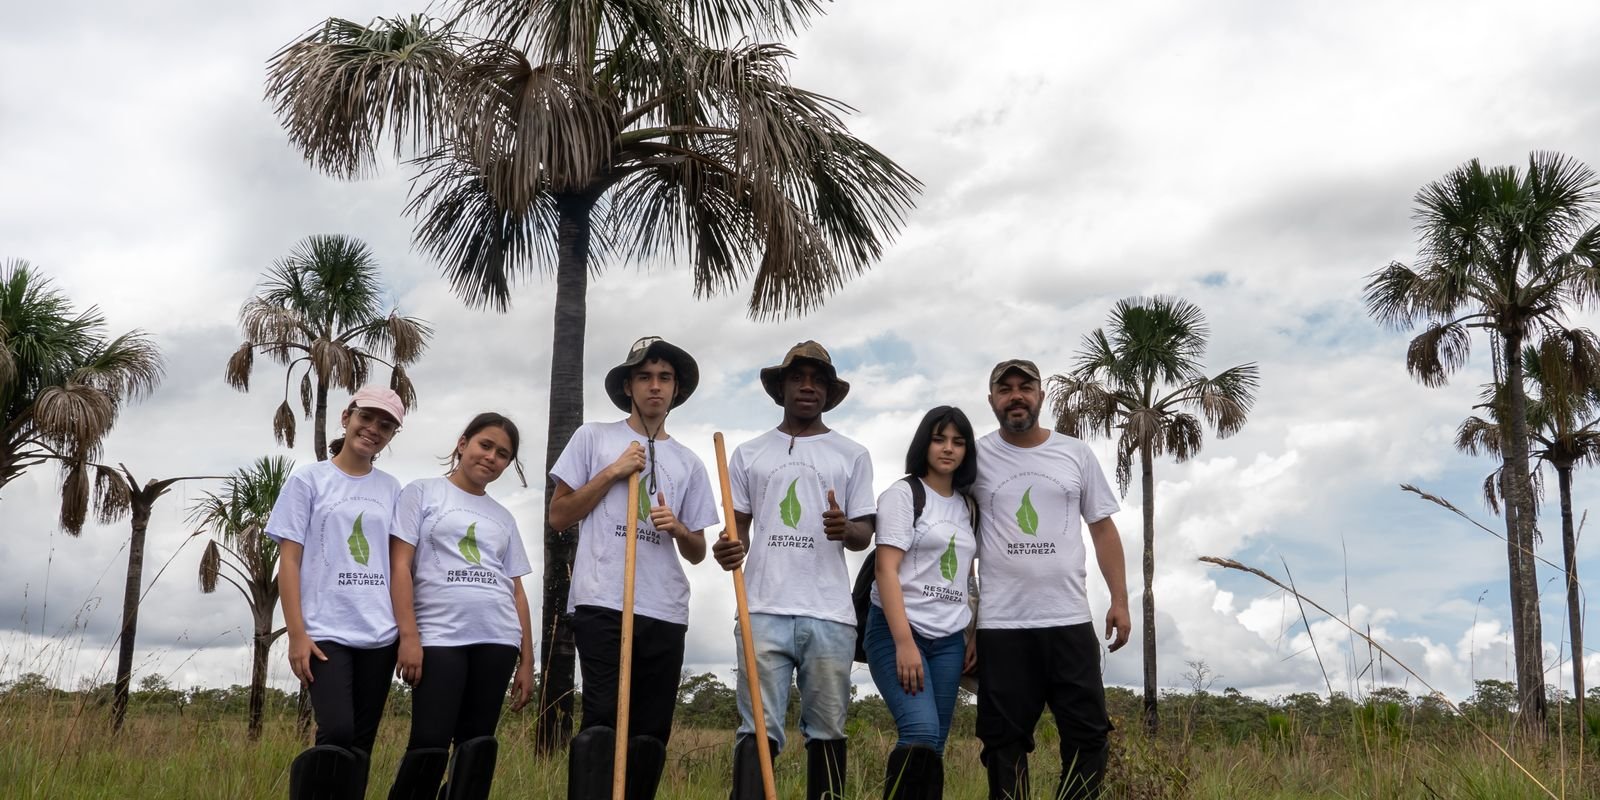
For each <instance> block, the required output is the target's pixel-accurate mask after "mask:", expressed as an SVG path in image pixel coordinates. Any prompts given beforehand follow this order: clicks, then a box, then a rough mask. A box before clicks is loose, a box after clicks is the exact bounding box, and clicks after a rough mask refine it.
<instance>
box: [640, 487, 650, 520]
mask: <svg viewBox="0 0 1600 800" xmlns="http://www.w3.org/2000/svg"><path fill="white" fill-rule="evenodd" d="M639 521H640V522H649V521H650V495H649V493H647V492H645V491H644V489H643V488H641V489H640V490H639Z"/></svg>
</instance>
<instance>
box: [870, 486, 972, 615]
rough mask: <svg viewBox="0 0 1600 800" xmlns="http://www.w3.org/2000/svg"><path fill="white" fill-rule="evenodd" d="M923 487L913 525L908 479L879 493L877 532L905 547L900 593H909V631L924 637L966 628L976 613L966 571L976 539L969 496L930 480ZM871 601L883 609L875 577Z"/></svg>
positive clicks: (887, 541)
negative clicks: (937, 487)
mask: <svg viewBox="0 0 1600 800" xmlns="http://www.w3.org/2000/svg"><path fill="white" fill-rule="evenodd" d="M922 489H923V493H924V494H925V495H927V497H926V498H925V499H924V500H923V505H922V516H920V517H917V522H916V527H915V528H913V527H912V524H911V517H912V496H911V485H910V484H908V483H906V482H905V481H895V482H894V484H893V485H892V486H890V487H889V488H888V489H886V490H885V491H884V493H883V494H880V495H878V528H877V531H876V534H875V535H876V537H877V542H878V546H880V547H881V546H883V545H888V546H890V547H896V548H899V549H901V550H903V551H905V557H904V558H902V559H900V572H899V575H900V594H901V595H902V596H903V597H904V598H905V605H906V620H907V621H908V622H910V623H911V630H913V631H916V633H917V634H918V635H920V636H923V637H925V638H928V639H938V638H942V637H945V636H949V635H950V634H952V633H956V632H958V631H962V630H965V629H966V627H967V621H968V620H970V619H971V618H972V611H971V609H969V608H968V607H967V575H968V574H970V573H971V571H972V557H973V554H974V553H976V552H977V550H978V539H977V537H976V536H974V535H973V533H972V514H971V512H970V511H969V510H968V509H967V501H966V500H965V499H964V498H963V497H962V495H961V494H960V493H959V492H958V493H956V494H953V495H951V496H949V497H944V496H942V495H940V494H939V493H938V492H935V491H934V490H933V489H931V488H929V487H928V485H927V483H923V485H922ZM879 557H880V558H881V557H882V556H881V555H880V556H879ZM987 600H988V598H985V601H986V602H987ZM872 604H873V605H875V606H877V607H879V608H883V600H882V599H880V598H879V596H878V584H877V582H876V581H874V582H873V584H872Z"/></svg>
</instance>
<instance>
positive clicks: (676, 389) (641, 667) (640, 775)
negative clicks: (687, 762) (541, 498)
mask: <svg viewBox="0 0 1600 800" xmlns="http://www.w3.org/2000/svg"><path fill="white" fill-rule="evenodd" d="M699 380H700V370H699V368H698V366H697V365H696V364H695V361H694V359H693V358H691V357H690V356H689V354H688V353H686V352H684V351H683V350H682V349H681V348H678V347H675V346H673V345H671V344H669V343H668V342H666V341H664V340H662V339H660V338H658V337H654V336H647V337H645V338H643V339H640V340H638V341H636V342H634V343H633V347H631V348H630V349H629V350H628V356H627V358H625V359H623V361H622V363H621V364H618V365H617V366H616V367H614V368H612V370H611V371H610V372H608V373H607V374H606V380H605V388H606V395H607V396H608V397H610V398H611V402H612V403H614V404H615V405H616V406H617V408H619V409H621V410H622V411H625V412H627V414H628V417H627V419H623V420H619V421H616V422H590V423H586V424H584V425H583V426H582V427H580V428H578V430H577V431H576V432H575V433H573V435H572V440H571V441H570V442H568V443H567V447H566V449H565V450H563V451H562V452H561V457H560V458H558V459H556V463H555V465H554V466H553V467H551V469H550V475H551V477H553V478H554V479H555V492H554V493H553V494H552V495H551V497H550V524H551V525H552V526H554V527H555V528H556V530H561V529H563V528H567V527H569V526H571V525H572V524H573V523H575V522H576V523H579V528H578V552H577V555H576V557H575V558H574V559H573V564H572V588H571V591H570V593H569V594H568V600H567V611H568V612H570V613H571V614H572V615H573V636H574V638H575V639H576V642H577V645H578V659H579V663H580V665H581V666H582V670H583V730H581V731H579V732H578V735H577V736H576V737H574V738H573V740H572V747H571V752H570V763H569V774H568V797H569V798H572V800H589V799H590V798H609V797H610V796H611V779H612V774H611V769H612V756H613V748H614V746H615V743H614V737H615V735H616V734H615V730H614V728H615V725H616V717H617V691H618V686H617V676H618V674H619V671H620V669H621V665H620V663H619V661H620V655H619V654H620V649H621V637H622V575H623V571H624V552H625V549H626V545H627V537H628V536H629V535H630V533H631V532H630V531H628V530H627V516H628V509H627V505H628V501H627V498H628V478H629V476H631V475H633V474H634V473H638V474H639V506H640V508H639V525H638V542H637V550H638V552H637V554H636V561H635V571H636V573H637V574H638V575H640V576H641V578H642V580H639V581H638V582H637V584H636V595H635V598H634V611H635V613H634V623H633V624H634V629H633V642H634V647H633V656H632V686H631V687H630V690H629V692H628V695H629V715H628V731H629V733H630V734H631V735H630V737H629V744H628V761H627V767H628V776H627V782H628V789H629V791H628V797H630V798H649V797H653V796H654V795H655V789H656V785H657V783H658V781H659V780H660V778H661V770H662V767H663V766H664V765H665V763H666V743H667V739H668V737H669V736H670V735H671V733H672V714H673V709H674V706H675V704H676V702H677V696H678V680H679V672H680V670H681V669H682V668H683V647H684V636H685V634H686V633H687V632H688V625H689V581H688V578H687V577H685V575H684V572H683V563H682V561H680V558H681V559H683V560H686V561H688V562H689V563H691V564H698V563H699V562H700V561H701V560H702V559H704V558H705V555H706V540H705V535H704V530H705V528H707V527H708V526H711V525H714V524H716V522H717V510H716V501H715V499H714V496H713V495H712V493H711V481H710V479H709V478H708V477H707V475H706V468H705V465H704V464H703V463H701V461H700V459H699V457H698V456H696V455H695V454H694V453H693V452H692V451H690V450H689V448H688V447H685V446H684V445H683V444H681V443H679V442H678V441H677V440H676V439H672V438H670V437H669V436H667V430H666V422H667V414H668V412H669V411H671V410H672V409H674V408H677V407H678V406H679V405H682V404H683V402H684V401H685V400H688V399H689V396H690V395H691V394H693V393H694V390H695V386H696V385H697V384H698V383H699Z"/></svg>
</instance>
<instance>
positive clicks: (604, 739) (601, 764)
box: [567, 725, 617, 800]
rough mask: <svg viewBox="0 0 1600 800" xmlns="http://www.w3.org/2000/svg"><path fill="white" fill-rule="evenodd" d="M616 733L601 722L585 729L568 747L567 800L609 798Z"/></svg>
mask: <svg viewBox="0 0 1600 800" xmlns="http://www.w3.org/2000/svg"><path fill="white" fill-rule="evenodd" d="M616 747H617V732H616V730H614V729H612V728H608V727H606V726H604V725H596V726H594V727H592V728H584V729H583V730H581V731H578V735H577V736H574V737H572V744H570V745H569V746H568V749H567V800H611V759H612V755H613V753H614V752H615V751H616Z"/></svg>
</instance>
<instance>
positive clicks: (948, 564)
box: [939, 533, 956, 582]
mask: <svg viewBox="0 0 1600 800" xmlns="http://www.w3.org/2000/svg"><path fill="white" fill-rule="evenodd" d="M939 574H940V575H942V576H944V579H945V581H946V582H951V581H954V580H955V579H956V535H955V534H953V533H952V534H950V546H948V547H946V548H945V549H944V555H942V556H939Z"/></svg>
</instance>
